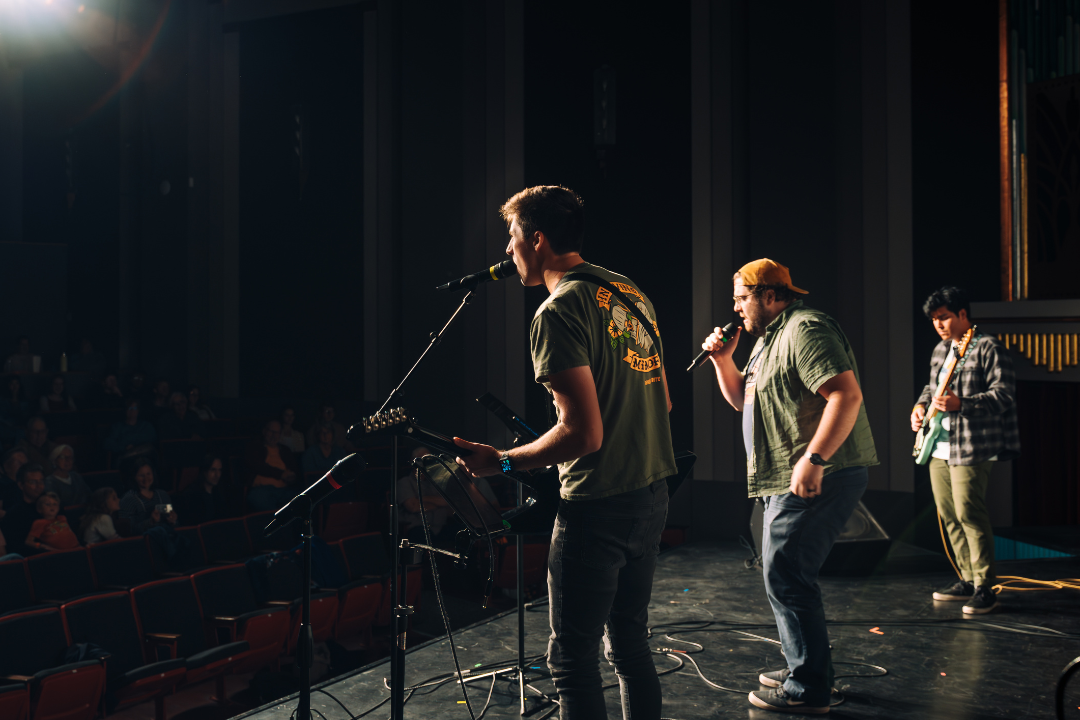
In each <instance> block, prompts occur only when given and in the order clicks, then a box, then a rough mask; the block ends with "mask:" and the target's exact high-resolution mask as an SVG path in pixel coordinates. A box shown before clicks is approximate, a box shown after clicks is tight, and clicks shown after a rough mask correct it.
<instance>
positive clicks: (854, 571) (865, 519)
mask: <svg viewBox="0 0 1080 720" xmlns="http://www.w3.org/2000/svg"><path fill="white" fill-rule="evenodd" d="M764 516H765V505H764V503H762V502H755V503H754V512H753V514H752V515H751V516H750V532H751V533H752V534H753V536H754V544H755V547H756V548H757V550H756V552H757V554H758V555H759V556H760V555H761V534H762V531H763V525H764ZM891 544H892V540H891V539H890V538H889V535H888V533H886V532H885V529H884V528H882V527H881V524H880V523H879V522H878V521H877V520H876V519H874V516H873V515H871V514H870V511H869V510H867V509H866V506H865V505H863V504H862V502H859V504H858V505H857V506H856V507H855V510H854V511H853V512H852V513H851V517H850V518H848V521H847V523H846V524H845V525H844V529H843V531H842V532H841V533H840V537H838V538H836V542H835V543H833V547H832V550H830V551H829V555H828V556H827V557H826V558H825V563H824V564H823V565H822V566H821V574H822V575H848V576H857V575H869V574H870V573H871V572H873V571H874V568H876V567H877V566H878V565H879V564H880V563H881V562H882V561H883V560H884V559H885V556H886V555H887V554H888V552H889V546H890V545H891Z"/></svg>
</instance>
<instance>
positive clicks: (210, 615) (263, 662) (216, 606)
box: [191, 564, 292, 673]
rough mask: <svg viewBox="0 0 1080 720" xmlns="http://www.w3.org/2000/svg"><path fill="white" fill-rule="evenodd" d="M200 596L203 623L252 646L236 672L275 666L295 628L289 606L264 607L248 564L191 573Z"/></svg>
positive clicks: (229, 637) (231, 638) (229, 640)
mask: <svg viewBox="0 0 1080 720" xmlns="http://www.w3.org/2000/svg"><path fill="white" fill-rule="evenodd" d="M191 582H192V583H193V584H194V585H195V592H196V594H197V595H198V598H199V606H200V608H201V610H202V618H203V622H204V623H205V624H206V625H207V626H208V627H210V628H211V629H215V630H217V629H220V630H224V631H226V632H227V634H228V637H227V641H228V642H232V641H235V640H245V641H247V643H248V646H249V648H250V650H251V651H250V653H248V655H247V658H246V659H245V661H244V663H243V664H242V665H238V666H237V667H236V668H235V669H234V672H236V673H246V672H254V671H256V670H260V669H262V668H264V667H268V666H273V667H274V669H275V670H276V669H277V665H278V660H279V658H280V656H281V654H282V653H283V652H284V651H285V648H286V643H288V641H289V631H290V629H291V628H292V616H291V614H290V612H289V608H287V607H281V606H276V607H271V608H260V607H259V605H258V603H256V601H255V593H254V591H253V590H252V587H251V579H250V578H249V577H248V570H247V568H246V567H245V566H244V565H240V564H236V565H225V566H223V567H217V568H210V569H208V570H203V571H201V572H197V573H195V574H194V575H192V576H191Z"/></svg>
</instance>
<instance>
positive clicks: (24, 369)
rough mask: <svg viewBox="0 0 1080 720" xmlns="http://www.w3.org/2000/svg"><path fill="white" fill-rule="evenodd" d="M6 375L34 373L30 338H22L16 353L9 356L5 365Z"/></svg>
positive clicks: (18, 342)
mask: <svg viewBox="0 0 1080 720" xmlns="http://www.w3.org/2000/svg"><path fill="white" fill-rule="evenodd" d="M4 372H5V373H19V372H21V373H28V372H34V356H33V355H31V354H30V338H28V337H26V336H25V335H23V336H21V337H20V338H19V339H18V341H17V344H16V350H15V353H14V354H12V355H9V356H8V359H7V362H5V363H4Z"/></svg>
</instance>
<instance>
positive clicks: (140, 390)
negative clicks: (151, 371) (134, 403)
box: [124, 370, 149, 400]
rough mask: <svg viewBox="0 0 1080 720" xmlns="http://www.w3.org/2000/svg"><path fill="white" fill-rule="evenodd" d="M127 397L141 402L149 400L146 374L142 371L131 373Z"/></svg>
mask: <svg viewBox="0 0 1080 720" xmlns="http://www.w3.org/2000/svg"><path fill="white" fill-rule="evenodd" d="M124 394H125V395H129V396H132V397H136V398H138V399H139V400H149V398H148V397H146V395H147V391H146V374H145V373H143V372H142V371H141V370H136V371H135V372H133V373H131V377H130V378H129V379H128V383H127V390H126V391H125V392H124Z"/></svg>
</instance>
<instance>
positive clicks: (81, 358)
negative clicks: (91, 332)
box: [68, 337, 105, 381]
mask: <svg viewBox="0 0 1080 720" xmlns="http://www.w3.org/2000/svg"><path fill="white" fill-rule="evenodd" d="M68 368H69V369H70V370H72V371H74V372H82V373H86V374H87V376H88V377H89V378H90V379H91V380H94V381H97V380H100V379H101V378H102V376H103V375H104V374H105V356H104V355H102V354H101V353H99V352H96V351H95V350H94V341H93V340H91V339H90V338H88V337H84V338H83V339H82V342H81V343H80V345H79V352H78V353H76V354H74V355H72V356H71V357H70V358H68Z"/></svg>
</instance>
